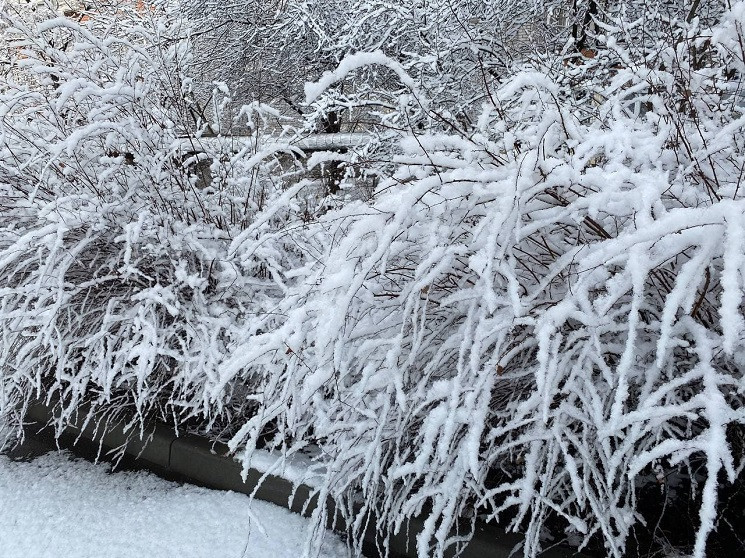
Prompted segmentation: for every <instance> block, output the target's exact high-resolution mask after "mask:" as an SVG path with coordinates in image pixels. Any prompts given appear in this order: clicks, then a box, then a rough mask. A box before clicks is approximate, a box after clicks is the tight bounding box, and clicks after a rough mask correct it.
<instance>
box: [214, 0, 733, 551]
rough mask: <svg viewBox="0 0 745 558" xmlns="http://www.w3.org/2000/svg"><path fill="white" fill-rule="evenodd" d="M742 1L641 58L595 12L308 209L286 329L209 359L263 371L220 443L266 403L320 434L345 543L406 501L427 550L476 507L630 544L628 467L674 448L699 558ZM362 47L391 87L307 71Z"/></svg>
mask: <svg viewBox="0 0 745 558" xmlns="http://www.w3.org/2000/svg"><path fill="white" fill-rule="evenodd" d="M742 18H743V4H742V3H738V4H736V5H735V6H734V7H733V9H732V10H731V11H729V12H728V13H727V14H726V15H725V16H724V17H723V19H722V21H721V24H720V25H718V26H717V27H715V28H713V29H698V28H696V22H693V24H692V25H691V26H685V25H684V26H682V27H681V28H675V29H674V32H675V37H674V38H675V41H674V42H673V43H670V41H669V40H668V39H664V38H662V39H659V40H658V42H656V43H653V46H656V47H658V48H657V50H655V51H654V56H652V55H651V54H649V52H650V51H649V50H647V49H638V50H634V49H633V48H632V47H629V46H626V47H622V46H619V44H620V43H619V42H618V40H617V39H618V38H619V36H620V37H622V35H623V33H624V32H625V30H624V28H623V27H622V26H619V27H618V28H617V29H615V30H614V29H613V28H612V27H611V26H610V25H608V33H609V34H608V36H607V37H605V40H607V44H606V47H605V48H603V49H602V50H601V51H599V52H598V53H597V57H596V59H594V60H592V61H588V63H586V64H583V65H581V66H579V67H577V66H574V64H575V63H574V62H568V63H564V64H554V65H553V66H550V65H549V66H548V68H549V69H548V70H546V67H547V66H542V67H540V70H541V71H531V70H530V69H529V68H526V69H525V70H523V71H522V72H520V73H519V74H517V75H515V76H513V77H512V78H510V79H508V80H506V82H505V83H504V84H503V85H502V86H501V87H500V88H499V89H498V90H495V91H493V92H492V97H491V101H490V102H488V103H486V105H485V108H484V110H483V112H482V114H481V116H480V118H479V121H478V126H477V127H476V129H475V130H472V131H471V133H470V134H469V135H464V134H459V133H453V132H451V133H448V132H447V130H444V131H443V133H441V134H429V135H419V136H417V137H410V138H406V139H404V140H403V141H402V142H401V153H402V154H401V155H400V156H399V157H398V159H397V162H398V170H397V171H396V173H395V175H394V176H391V177H390V179H388V180H387V181H385V182H384V183H383V184H381V186H380V188H379V190H378V192H377V194H376V196H375V197H374V199H373V200H371V201H370V202H369V203H356V204H351V205H348V206H347V207H345V208H343V209H341V210H339V211H336V212H333V213H329V214H327V215H325V216H324V217H322V218H321V220H320V223H319V227H321V228H323V234H325V236H326V238H327V240H326V241H325V242H324V244H323V253H322V254H320V255H319V256H318V258H317V265H312V263H309V266H308V268H307V271H306V272H305V275H304V277H305V279H304V280H303V281H302V282H300V283H298V286H297V287H295V288H293V289H291V290H290V292H289V294H288V296H287V297H286V298H285V300H284V301H283V303H282V306H281V308H282V310H281V313H282V314H284V315H286V316H287V317H286V319H285V320H284V322H283V323H282V325H281V326H280V327H278V329H276V330H274V331H271V332H268V333H266V334H264V335H261V336H258V337H256V338H252V339H251V341H250V342H249V343H246V344H244V345H243V346H242V347H241V346H239V347H238V348H237V350H236V351H235V353H234V356H233V357H232V358H231V360H230V361H229V362H228V364H227V365H226V366H225V367H224V368H222V370H221V373H222V375H223V379H222V380H221V381H222V382H223V383H230V382H232V381H233V379H234V378H235V377H236V376H240V375H241V374H246V375H263V378H264V380H263V382H262V384H261V385H262V387H261V389H260V390H257V392H256V397H260V398H261V400H262V401H263V402H264V406H263V411H262V412H261V413H258V414H257V415H255V416H254V417H253V418H252V419H251V420H249V421H248V422H246V424H245V426H244V427H243V428H242V429H241V430H240V431H239V432H238V433H237V435H236V436H235V437H234V438H233V440H232V442H231V444H232V447H234V448H239V447H246V446H247V447H248V448H249V449H250V448H252V447H254V445H255V443H256V441H257V439H258V436H259V435H260V433H261V432H262V431H263V429H264V426H265V424H267V423H268V422H272V423H273V424H279V425H281V427H282V431H281V432H280V436H279V440H280V442H279V443H284V442H285V441H286V440H287V439H288V438H293V439H300V440H308V441H311V440H312V441H314V442H316V443H318V445H319V446H320V455H321V456H322V457H321V460H322V462H323V463H324V465H325V467H326V472H325V483H324V485H323V489H322V491H321V492H322V495H326V493H329V494H331V495H332V496H333V497H335V498H336V499H337V500H338V501H339V503H340V505H341V507H342V508H344V509H345V510H346V511H347V513H348V514H349V516H350V521H352V524H353V526H354V529H355V534H356V536H357V541H359V538H360V537H361V535H362V533H363V532H364V531H365V529H366V527H367V522H368V521H370V520H372V518H375V519H376V520H377V522H378V523H377V525H378V528H379V529H380V530H381V531H385V530H387V529H389V530H392V531H395V530H399V529H405V528H406V523H405V522H406V519H407V518H410V517H412V516H415V515H418V514H420V513H421V514H424V515H425V517H426V518H427V519H426V523H425V530H424V531H423V532H422V533H421V534H420V535H419V536H418V539H417V542H418V552H419V556H421V557H426V556H442V555H443V554H444V552H445V549H446V548H448V547H449V546H451V545H453V544H457V543H458V542H459V540H460V539H459V538H458V534H457V533H456V532H455V531H453V529H454V527H455V525H456V520H457V519H458V518H464V517H471V518H475V517H476V516H477V515H478V516H481V517H484V518H487V519H497V518H500V517H504V518H506V519H507V520H508V521H509V522H510V524H511V525H512V527H514V528H515V529H525V530H526V533H527V539H526V544H525V547H524V552H525V555H526V556H535V555H536V554H537V553H538V552H539V550H540V548H541V544H542V543H541V539H542V537H543V536H545V535H546V531H545V528H546V527H547V526H548V525H554V528H555V527H556V525H562V524H563V525H564V527H565V535H567V536H569V537H571V538H574V539H575V540H578V541H582V542H583V543H584V544H587V543H588V542H589V541H591V540H592V539H593V538H599V539H600V540H601V541H603V542H604V545H605V548H606V550H607V552H608V554H609V555H612V556H622V555H623V554H624V551H625V549H626V543H627V538H628V537H629V534H630V532H631V529H632V527H633V526H634V525H635V523H637V522H638V521H640V520H641V517H640V515H639V514H638V511H637V490H638V488H639V487H640V486H641V484H642V483H643V482H645V481H644V478H647V477H648V476H650V473H651V476H652V478H654V476H655V475H656V476H657V479H662V480H661V482H664V479H665V477H666V476H667V474H668V472H670V471H674V470H676V469H678V468H686V467H688V468H689V469H690V478H691V482H692V483H693V484H692V490H694V491H699V492H698V494H700V496H697V497H698V502H699V504H700V506H699V512H698V513H699V523H700V526H699V529H698V533H697V536H696V540H695V546H694V548H693V549H692V550H693V555H694V556H698V557H701V556H704V555H705V549H706V540H707V536H708V535H709V533H710V532H711V531H712V529H714V528H715V526H716V521H717V519H716V517H717V491H718V488H719V487H720V485H722V484H723V483H731V482H734V481H735V480H736V478H738V477H739V476H740V475H741V471H742V467H743V459H742V457H743V456H742V455H740V454H738V453H737V452H733V449H735V448H734V447H733V446H731V445H730V443H731V442H730V440H731V435H732V429H733V428H736V427H737V425H738V424H739V425H742V423H743V421H745V411H744V410H743V397H744V396H745V391H744V390H745V383H744V380H743V373H742V370H743V365H745V362H744V361H743V357H742V355H743V349H745V347H744V346H743V341H744V339H745V332H744V331H743V326H744V325H745V322H744V320H743V304H742V296H743V281H744V279H745V278H744V277H743V272H744V270H745V267H744V266H743V254H745V236H744V233H743V223H745V198H743V193H742V190H741V182H742V178H743V165H744V163H743V161H745V149H743V147H744V146H743V138H744V137H745V134H744V132H745V130H743V126H745V119H744V118H743V115H742V110H741V107H738V105H737V103H736V99H735V97H734V96H733V94H732V90H733V89H737V88H738V87H740V86H738V85H737V84H738V82H739V80H740V79H741V76H742V75H743V73H742V72H743V69H742V54H743V53H742V50H741V45H742V44H743V42H742V41H743V39H744V38H745V37H744V36H743V30H742V25H743V19H742ZM666 41H667V42H666ZM627 45H628V43H627ZM738 45H740V46H738ZM549 62H550V61H549ZM367 63H378V64H381V63H382V64H384V65H386V66H387V67H388V68H389V69H390V70H392V71H393V72H394V73H396V74H397V75H399V77H401V79H402V80H404V82H405V83H406V80H407V77H406V75H405V74H404V73H403V70H402V69H401V67H400V66H398V65H397V64H396V63H394V62H391V61H388V60H386V59H385V57H383V56H382V55H381V54H361V55H358V56H354V57H352V58H349V59H347V60H346V61H345V62H343V63H342V65H341V67H340V69H339V70H338V71H336V72H334V73H331V74H327V76H325V77H324V78H323V79H322V80H321V82H320V84H319V86H317V87H309V88H308V89H307V91H308V92H309V93H311V96H315V95H316V94H317V93H319V92H320V89H321V86H324V85H329V84H331V83H333V82H335V81H338V80H341V79H344V78H345V77H346V75H347V74H348V73H349V72H352V71H354V70H355V69H356V68H357V67H358V66H359V65H361V64H367ZM593 76H594V78H593ZM579 80H584V83H585V84H587V83H590V85H591V86H592V87H589V88H586V89H584V90H583V91H582V92H578V91H577V90H576V89H573V88H572V87H571V85H572V84H574V83H577V81H579ZM410 83H411V87H412V88H414V83H413V81H410ZM740 83H741V82H740ZM421 106H422V107H424V108H425V110H427V105H426V101H424V100H421ZM578 107H579V108H580V109H581V110H578ZM431 110H434V109H431ZM247 377H249V376H247ZM297 447H300V445H299V444H296V445H295V446H293V448H297ZM291 449H292V448H291ZM249 464H250V452H248V453H247V454H246V465H249ZM699 465H702V466H701V467H699ZM655 482H657V481H655ZM351 503H356V504H358V505H359V506H361V507H360V508H357V509H353V507H352V506H351ZM345 504H346V505H348V506H349V507H346V508H345V507H344V506H345ZM316 513H317V516H318V517H321V516H322V515H323V513H324V510H323V509H321V510H318V511H317V512H316ZM466 531H468V529H466ZM461 534H462V533H461ZM556 534H557V533H556V532H555V531H554V535H556Z"/></svg>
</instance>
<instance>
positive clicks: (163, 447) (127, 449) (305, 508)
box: [26, 403, 586, 558]
mask: <svg viewBox="0 0 745 558" xmlns="http://www.w3.org/2000/svg"><path fill="white" fill-rule="evenodd" d="M53 418H54V417H53V410H52V408H50V407H49V406H47V405H44V404H39V403H37V404H33V405H30V406H29V408H28V410H27V413H26V420H27V422H28V423H29V424H38V425H41V426H42V428H43V427H46V426H47V425H48V424H49V423H50V421H51V420H52V419H53ZM65 434H66V435H67V436H69V437H71V438H73V439H75V442H73V446H74V444H75V443H77V440H78V439H83V440H86V441H87V442H91V443H93V444H95V445H97V446H99V447H101V448H105V449H114V448H122V447H123V448H124V453H125V454H126V455H128V456H130V457H132V458H134V459H135V460H136V461H137V463H138V465H139V466H142V468H144V469H149V470H154V471H155V472H156V473H157V472H159V471H162V472H166V473H170V474H174V475H176V476H178V477H181V478H183V479H185V480H188V481H191V482H193V483H194V484H199V485H202V486H205V487H208V488H213V489H217V490H232V491H234V492H241V493H244V494H253V495H254V497H255V498H257V499H259V500H262V501H265V502H269V503H272V504H275V505H278V506H281V507H283V508H285V509H288V510H290V511H292V512H295V513H300V514H302V515H306V516H307V515H310V513H311V512H312V511H313V509H314V508H315V507H316V505H317V501H314V498H315V496H313V495H312V494H313V490H312V489H311V488H310V487H308V486H306V485H303V484H301V485H298V486H297V487H295V486H293V484H292V483H291V482H290V481H288V480H286V479H283V478H281V477H278V476H275V475H265V474H264V473H262V472H260V471H258V470H256V469H249V470H248V474H247V476H246V481H245V482H244V481H243V479H242V477H241V471H242V467H241V465H240V464H239V463H238V462H237V461H235V460H234V459H233V458H232V457H230V456H229V455H228V448H227V446H226V445H224V444H220V443H212V442H210V441H208V440H207V439H205V438H202V437H199V436H194V435H191V434H186V435H183V436H177V435H176V434H175V433H174V431H173V429H172V428H170V427H168V426H165V425H162V424H156V425H154V426H153V427H152V429H151V430H150V432H149V433H148V436H147V437H146V439H145V440H140V439H138V437H137V436H131V435H128V434H125V432H124V427H123V424H122V422H119V423H116V424H114V425H109V426H108V427H107V429H106V430H105V431H100V430H99V431H97V430H96V429H95V427H94V426H93V425H87V426H85V427H84V428H82V429H81V428H80V427H79V426H69V427H68V428H67V430H66V432H65ZM328 505H329V506H330V510H332V513H330V514H329V515H332V514H333V509H334V506H333V503H332V502H330V501H329V503H328ZM329 527H330V528H331V527H333V528H335V530H337V531H342V532H343V529H344V525H343V522H341V521H340V519H339V518H337V523H336V524H335V525H329ZM423 527H424V521H423V520H422V519H420V518H418V517H417V518H413V519H411V520H410V521H409V523H408V528H403V529H401V530H400V531H399V533H398V534H396V535H394V536H392V537H391V538H390V541H389V543H390V544H389V548H390V554H389V557H390V558H416V556H417V554H416V536H417V534H418V533H419V532H421V530H422V529H423ZM522 540H523V538H522V537H521V536H520V535H517V534H514V533H507V532H505V531H504V530H502V529H499V528H497V527H495V526H492V525H489V524H486V523H483V522H477V525H476V532H475V533H474V536H473V538H472V539H471V541H470V542H469V543H468V546H466V548H465V550H464V551H463V552H462V553H461V554H460V556H461V557H462V558H509V557H510V556H511V555H512V550H513V549H514V548H515V546H516V545H518V544H519V543H520V542H521V541H522ZM363 550H364V552H365V554H366V555H367V556H368V558H375V557H376V556H379V555H380V553H379V552H378V549H377V546H376V538H375V530H374V527H372V526H371V527H370V528H369V529H368V532H367V534H366V536H365V545H364V548H363ZM541 556H542V557H545V558H568V557H570V556H571V557H576V558H583V556H584V557H585V558H586V555H582V554H579V553H577V552H575V551H574V550H572V549H570V548H562V547H554V548H551V549H550V550H548V551H546V552H544V553H542V554H541Z"/></svg>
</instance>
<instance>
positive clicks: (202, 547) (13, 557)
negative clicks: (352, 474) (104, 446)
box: [0, 453, 347, 558]
mask: <svg viewBox="0 0 745 558" xmlns="http://www.w3.org/2000/svg"><path fill="white" fill-rule="evenodd" d="M0 502H2V513H1V515H0V517H2V520H0V549H2V550H1V551H0V553H1V554H2V556H3V557H4V558H26V557H29V558H31V557H33V558H45V557H49V558H59V557H62V556H64V557H65V558H94V557H102V556H105V557H108V558H130V557H131V558H142V557H145V556H146V557H149V558H161V557H163V558H166V557H168V558H172V557H174V556H179V557H182V558H211V557H213V556H221V557H235V558H240V557H242V558H296V557H298V556H301V555H302V554H303V551H304V544H305V540H306V538H307V536H306V535H307V534H306V530H307V529H308V526H309V520H307V519H305V518H303V517H301V516H299V515H296V514H293V513H291V512H289V511H287V510H284V509H282V508H280V507H278V506H275V505H272V504H268V503H265V502H259V501H253V502H251V501H250V500H249V498H248V497H247V496H245V495H243V494H237V493H234V492H222V491H214V490H208V489H206V488H199V487H196V486H190V485H179V484H177V483H173V482H168V481H165V480H163V479H160V478H158V477H156V476H154V475H151V474H148V473H142V472H136V473H132V472H117V473H111V472H110V470H109V467H108V466H107V465H103V464H97V465H94V464H92V463H89V462H87V461H82V460H77V459H72V458H70V456H69V455H66V454H57V453H50V454H47V455H44V456H42V457H40V458H38V459H35V460H34V461H31V462H20V461H11V460H10V459H9V458H8V457H6V456H0ZM327 535H328V536H327V537H326V542H325V543H324V546H323V548H322V551H321V553H320V556H322V557H326V558H336V557H341V556H346V555H347V554H346V546H345V545H344V544H343V543H342V542H341V541H340V540H339V539H338V538H336V535H334V534H332V533H330V532H329V533H327Z"/></svg>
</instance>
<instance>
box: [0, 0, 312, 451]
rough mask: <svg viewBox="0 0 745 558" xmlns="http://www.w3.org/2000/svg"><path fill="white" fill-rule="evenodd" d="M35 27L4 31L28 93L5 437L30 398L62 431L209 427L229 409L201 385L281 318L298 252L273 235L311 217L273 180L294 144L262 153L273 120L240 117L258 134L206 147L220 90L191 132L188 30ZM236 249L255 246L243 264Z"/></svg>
mask: <svg viewBox="0 0 745 558" xmlns="http://www.w3.org/2000/svg"><path fill="white" fill-rule="evenodd" d="M39 9H41V8H39ZM29 15H32V16H34V17H24V14H13V13H10V12H8V13H6V14H5V21H4V22H5V25H6V29H5V30H4V31H3V32H4V33H5V38H6V39H7V41H8V44H9V45H10V47H11V52H13V53H14V59H13V60H12V63H13V65H14V69H15V75H16V77H17V78H18V79H10V80H8V81H7V82H6V83H5V87H4V91H2V93H0V211H1V212H2V219H1V220H0V308H1V310H0V338H1V339H2V343H1V348H0V362H2V381H1V382H0V394H1V395H0V411H2V415H3V417H4V419H5V422H6V427H7V428H10V430H8V432H13V430H12V427H18V426H19V425H20V421H21V420H22V417H23V409H25V408H26V405H27V404H28V403H29V401H30V400H31V399H33V398H36V397H38V398H40V399H42V400H46V401H53V402H55V404H56V405H58V407H59V414H60V416H59V420H58V421H57V424H56V426H57V428H58V430H61V429H62V428H63V427H64V426H65V425H66V424H68V422H69V420H70V418H71V416H72V415H73V414H74V413H76V411H79V410H81V409H84V410H85V412H86V413H87V416H88V419H95V420H97V421H101V422H102V424H105V421H106V420H109V419H110V418H112V417H114V416H117V415H118V414H119V413H121V412H123V411H126V412H128V413H132V412H135V413H136V416H137V417H138V421H135V422H133V423H132V424H131V425H130V426H132V427H133V428H134V430H136V428H135V427H136V426H142V424H143V423H144V422H145V421H146V420H148V419H150V418H153V417H158V418H160V419H165V420H169V421H171V422H174V423H175V424H179V423H180V422H182V421H184V420H186V419H188V418H190V417H193V416H200V417H201V420H202V421H204V422H206V423H209V422H210V421H211V420H213V419H214V418H215V417H216V416H219V415H220V413H221V412H222V410H223V404H225V403H228V402H230V401H233V399H234V397H233V395H232V393H231V392H230V391H229V390H224V391H221V392H219V393H217V394H215V393H213V392H207V391H205V390H206V388H207V387H208V386H210V385H211V384H212V383H214V378H215V377H216V376H217V375H218V372H217V371H218V368H219V365H220V363H221V362H222V361H223V360H224V358H225V355H226V354H229V353H230V352H231V351H232V347H233V345H234V344H235V343H236V342H237V341H238V340H245V339H246V336H247V335H251V333H250V332H252V331H255V330H257V329H259V328H262V327H266V326H265V325H263V324H264V322H265V321H267V320H268V321H271V319H272V313H271V310H272V309H273V307H274V304H275V302H274V299H275V298H276V297H277V296H280V295H281V293H282V290H283V288H284V285H283V278H282V273H283V272H284V270H286V269H291V268H293V267H295V266H296V264H295V262H294V261H293V260H294V259H297V258H300V257H301V255H302V253H301V251H300V249H299V248H298V246H299V243H298V242H297V241H295V240H293V238H292V232H290V233H287V234H283V235H282V236H281V237H280V236H279V235H274V236H272V231H276V230H279V229H281V228H282V226H281V224H282V223H284V222H286V221H287V220H288V219H294V218H295V217H292V215H299V214H300V212H301V210H303V208H302V207H299V206H297V207H296V205H297V204H296V202H294V201H293V195H294V194H295V193H297V192H298V191H300V190H301V189H302V188H303V186H304V183H302V182H300V183H297V184H295V185H294V186H291V187H290V188H289V189H287V190H284V189H283V188H282V187H281V185H280V184H278V183H277V182H276V176H278V175H279V171H278V170H277V169H279V168H280V166H279V163H278V162H277V160H276V157H274V154H275V152H277V151H281V150H282V149H285V148H286V144H284V145H285V147H283V146H282V144H280V143H277V144H275V145H274V146H267V147H264V148H262V149H258V147H257V144H256V141H255V140H256V138H258V134H259V129H258V128H257V127H256V125H259V127H260V124H261V122H262V118H264V117H266V116H272V115H271V111H269V110H268V109H266V108H262V107H259V106H251V107H244V109H243V110H242V111H241V117H242V118H243V119H245V120H247V121H248V122H249V123H250V124H252V125H253V126H254V129H255V130H256V135H255V137H254V138H253V140H251V139H250V138H248V139H246V138H244V140H243V141H244V143H246V142H248V143H246V145H245V146H244V147H243V149H242V150H240V151H239V152H238V153H235V154H234V153H233V151H234V150H230V149H227V148H226V147H225V146H226V145H227V144H226V143H225V142H220V141H218V140H209V139H204V138H202V139H200V136H201V134H202V133H203V132H205V130H206V129H208V128H210V126H212V127H215V128H216V127H217V126H219V125H220V115H221V112H220V109H221V107H224V106H226V105H227V104H228V103H229V101H230V100H229V96H228V92H227V90H226V89H225V88H224V86H222V85H220V84H218V85H217V87H216V89H215V92H214V95H213V97H214V103H213V105H214V107H213V109H214V110H213V111H212V113H211V114H212V116H213V118H214V122H213V123H211V122H210V121H209V117H204V118H201V117H202V116H204V114H205V111H201V112H200V113H199V114H200V117H197V118H193V116H194V113H195V112H197V110H196V109H197V108H199V107H196V108H195V106H194V103H193V100H192V99H191V98H190V80H189V78H188V74H186V73H185V69H186V68H188V61H189V44H188V41H186V40H185V39H184V37H186V36H187V35H188V33H187V31H188V29H186V28H184V26H183V25H182V24H181V22H180V21H179V20H178V19H174V18H171V17H169V16H168V15H167V14H150V13H145V14H141V13H136V12H127V11H125V9H124V8H117V9H115V10H113V11H112V12H107V11H106V10H105V8H103V7H101V9H100V10H98V11H95V12H93V13H91V14H90V17H89V19H87V20H84V21H73V20H71V19H70V18H64V17H49V16H47V17H44V16H43V15H39V12H36V13H34V14H31V13H29V14H25V16H29ZM51 15H54V14H51ZM156 15H157V17H156ZM208 114H209V113H208ZM200 118H201V119H200ZM269 169H274V170H273V171H272V173H273V175H274V180H275V182H272V181H271V180H270V179H269V178H268V177H267V171H268V170H269ZM267 231H269V232H267ZM238 234H243V238H256V237H257V236H261V239H262V241H261V242H257V243H256V246H255V248H254V249H253V251H252V252H251V255H250V256H248V257H243V258H242V259H241V260H238V259H236V257H235V254H234V252H233V251H231V242H232V240H233V238H234V237H235V236H236V235H238ZM244 381H246V382H250V378H248V379H244ZM237 406H238V408H242V409H244V411H245V414H247V415H250V412H251V411H250V407H251V404H250V403H247V402H246V401H245V399H243V398H239V403H237ZM5 438H8V436H6V437H5Z"/></svg>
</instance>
